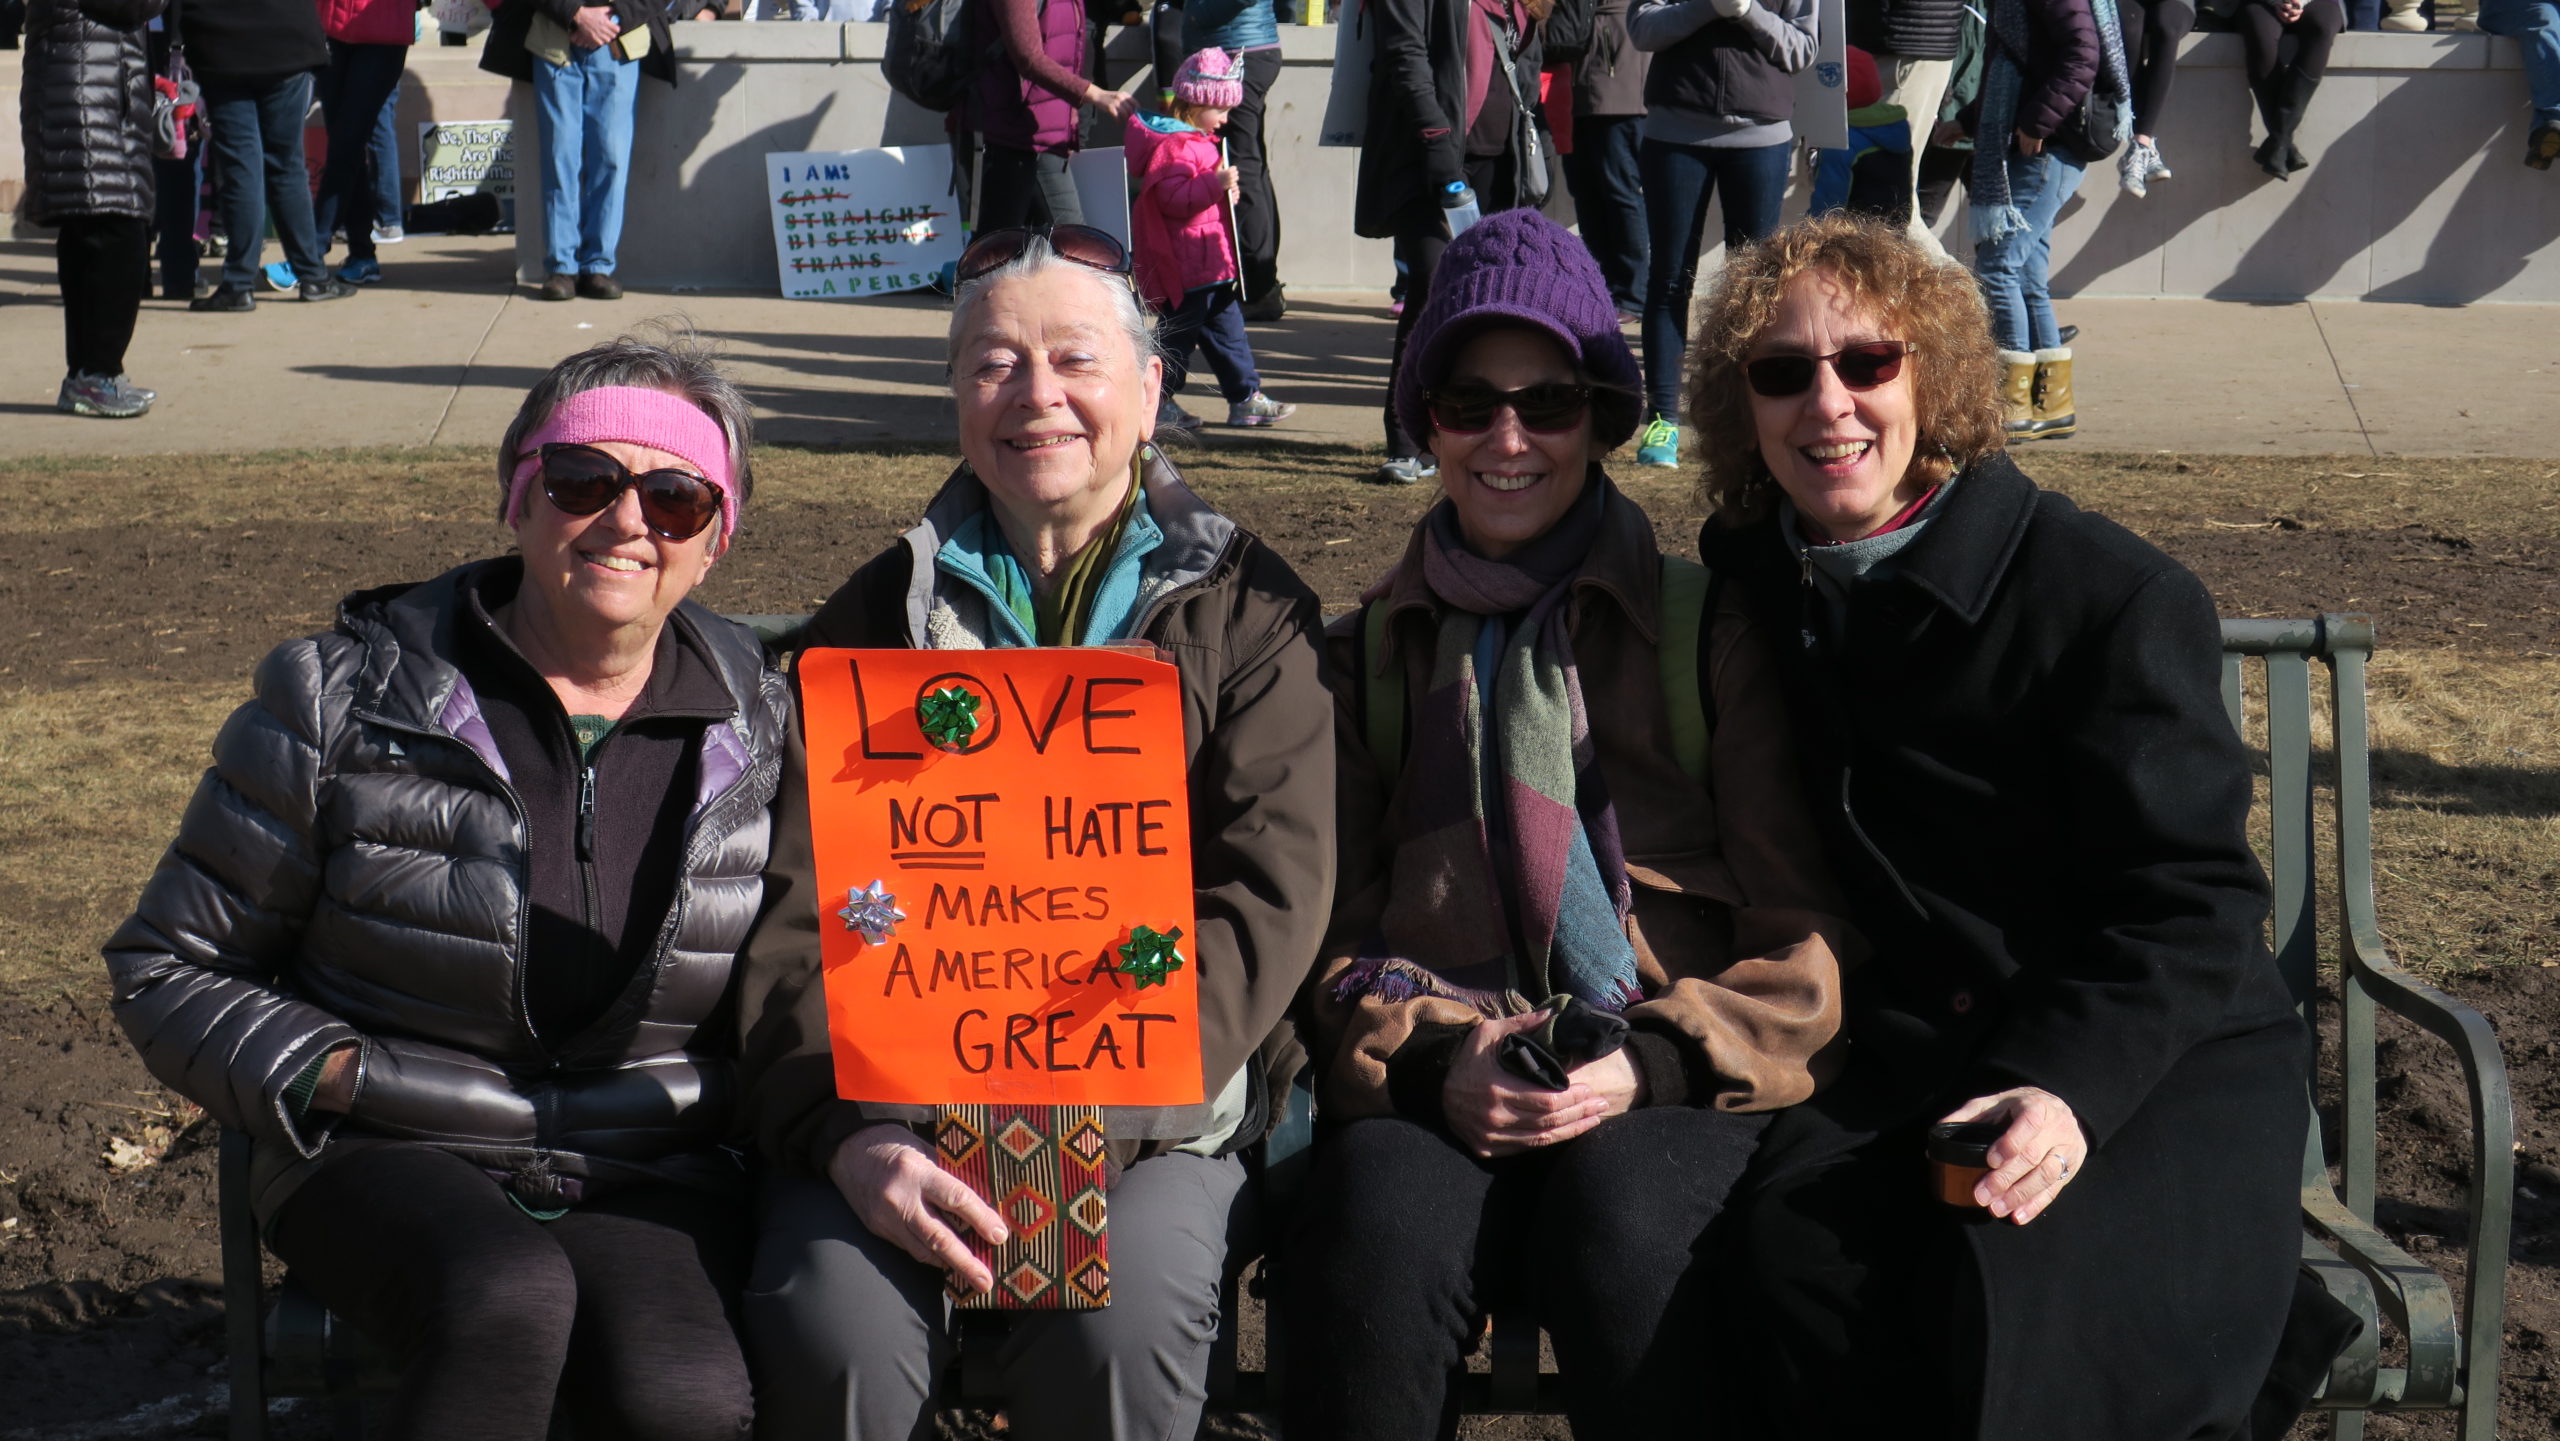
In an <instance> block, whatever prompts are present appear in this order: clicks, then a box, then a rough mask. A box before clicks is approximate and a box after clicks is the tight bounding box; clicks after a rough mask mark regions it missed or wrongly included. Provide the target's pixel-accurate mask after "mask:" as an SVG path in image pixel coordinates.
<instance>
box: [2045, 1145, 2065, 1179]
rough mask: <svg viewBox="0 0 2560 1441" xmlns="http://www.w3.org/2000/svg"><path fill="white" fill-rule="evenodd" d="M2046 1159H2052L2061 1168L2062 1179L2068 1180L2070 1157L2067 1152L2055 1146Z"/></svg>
mask: <svg viewBox="0 0 2560 1441" xmlns="http://www.w3.org/2000/svg"><path fill="white" fill-rule="evenodd" d="M2047 1159H2049V1160H2052V1161H2054V1162H2055V1163H2056V1164H2057V1165H2058V1166H2059V1167H2060V1168H2061V1173H2062V1179H2063V1180H2066V1181H2068V1180H2070V1179H2071V1157H2070V1154H2069V1153H2067V1152H2065V1151H2064V1150H2063V1149H2062V1148H2061V1147H2059V1146H2057V1147H2055V1148H2054V1149H2053V1151H2052V1152H2051V1154H2050V1155H2049V1156H2048V1157H2047Z"/></svg>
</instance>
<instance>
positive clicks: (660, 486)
mask: <svg viewBox="0 0 2560 1441" xmlns="http://www.w3.org/2000/svg"><path fill="white" fill-rule="evenodd" d="M541 455H542V493H543V494H544V495H545V496H548V497H549V498H550V500H551V503H552V505H554V506H555V507H557V508H558V509H559V510H560V512H561V513H562V514H564V515H594V514H595V513H596V512H598V511H600V510H603V509H604V508H605V507H607V506H609V505H612V504H614V503H615V502H617V501H619V500H621V499H622V493H623V492H624V491H626V490H629V489H630V488H631V487H633V486H635V485H636V486H638V487H640V519H641V521H642V522H643V523H644V524H646V525H647V526H648V527H649V531H650V533H651V534H653V535H658V536H663V537H664V538H666V539H668V540H691V539H693V538H694V537H695V536H697V535H700V534H702V529H703V527H704V526H707V525H709V524H711V522H712V521H714V520H716V519H718V518H719V515H720V487H718V486H716V485H713V484H712V483H711V482H709V481H707V480H704V479H703V478H702V477H701V476H698V475H695V474H694V473H693V472H692V471H689V470H675V469H672V468H670V469H666V470H652V471H646V472H643V473H641V474H639V475H634V474H632V473H631V471H630V470H629V469H627V468H626V467H625V466H624V465H623V463H622V462H621V461H618V460H616V459H614V458H613V457H612V456H610V455H607V454H605V453H604V452H603V451H601V450H598V449H596V448H595V447H594V446H592V445H577V444H574V443H571V442H568V441H557V442H554V443H553V444H550V445H546V446H544V447H543V448H542V451H541Z"/></svg>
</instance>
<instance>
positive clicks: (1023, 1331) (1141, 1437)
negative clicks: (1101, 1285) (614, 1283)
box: [744, 1154, 1244, 1441]
mask: <svg viewBox="0 0 2560 1441" xmlns="http://www.w3.org/2000/svg"><path fill="white" fill-rule="evenodd" d="M1243 1185H1244V1166H1243V1165H1242V1164H1241V1163H1240V1162H1238V1161H1237V1160H1236V1159H1235V1158H1234V1157H1231V1156H1230V1157H1225V1158H1222V1159H1219V1160H1214V1161H1213V1160H1209V1159H1207V1158H1205V1157H1200V1156H1190V1155H1181V1154H1174V1155H1165V1156H1157V1157H1155V1158H1153V1159H1150V1160H1146V1161H1141V1162H1139V1163H1138V1164H1137V1165H1135V1166H1132V1167H1130V1168H1129V1169H1128V1171H1127V1172H1125V1173H1124V1174H1123V1175H1122V1176H1121V1177H1120V1180H1119V1183H1118V1184H1117V1185H1115V1186H1113V1187H1112V1188H1111V1304H1110V1305H1109V1306H1106V1307H1104V1308H1103V1309H1101V1310H1099V1311H1038V1312H1026V1313H1023V1314H1021V1315H1019V1316H1017V1317H1016V1318H1015V1319H1014V1322H1013V1326H1012V1330H1011V1332H1010V1334H1008V1335H1007V1336H1006V1338H1005V1341H1004V1345H1003V1349H1002V1350H1001V1351H1000V1352H999V1353H998V1355H997V1358H996V1366H997V1371H998V1374H999V1376H1000V1377H1001V1380H1002V1385H1003V1387H1004V1391H1005V1395H1006V1397H1007V1401H1006V1405H1005V1413H1006V1415H1007V1416H1008V1417H1009V1418H1010V1420H1011V1422H1012V1433H1011V1434H1012V1435H1014V1436H1016V1437H1019V1438H1021V1441H1188V1438H1189V1437H1190V1436H1191V1435H1192V1433H1193V1432H1194V1431H1195V1430H1196V1429H1197V1428H1198V1427H1199V1424H1200V1408H1201V1405H1202V1403H1203V1402H1204V1401H1206V1399H1207V1395H1208V1393H1207V1382H1208V1374H1209V1347H1210V1343H1211V1342H1212V1341H1214V1340H1216V1338H1217V1334H1218V1293H1219V1289H1220V1282H1221V1280H1222V1279H1223V1278H1224V1276H1225V1268H1226V1257H1227V1237H1228V1227H1229V1224H1230V1221H1231V1218H1232V1213H1233V1212H1234V1210H1235V1209H1236V1208H1235V1202H1236V1196H1237V1193H1238V1191H1239V1190H1241V1189H1242V1187H1243ZM744 1299H745V1313H746V1341H747V1361H748V1364H749V1366H750V1367H751V1368H752V1369H753V1371H754V1373H755V1386H756V1435H757V1436H758V1437H759V1438H761V1441H821V1438H823V1441H910V1438H915V1441H927V1438H930V1437H931V1436H932V1435H933V1413H934V1394H933V1392H934V1379H935V1378H936V1377H937V1376H939V1375H941V1374H942V1372H943V1370H944V1369H945V1368H946V1367H948V1366H949V1364H950V1361H951V1356H952V1331H953V1327H952V1324H951V1320H950V1313H949V1309H948V1307H947V1306H946V1304H945V1302H944V1300H943V1295H942V1273H941V1272H940V1271H938V1270H936V1269H934V1268H933V1267H931V1266H927V1265H924V1264H922V1263H920V1262H918V1261H916V1260H915V1259H914V1258H913V1257H910V1256H909V1255H907V1253H906V1252H904V1251H901V1250H899V1249H898V1248H897V1247H896V1246H893V1245H891V1244H890V1243H888V1242H887V1241H883V1240H881V1239H880V1238H879V1237H877V1236H874V1235H872V1234H871V1232H870V1230H869V1228H867V1227H865V1226H864V1225H863V1224H862V1222H861V1220H860V1219H859V1218H858V1217H856V1216H855V1215H854V1214H853V1210H852V1208H851V1207H849V1206H847V1205H846V1204H845V1201H844V1197H843V1196H842V1195H841V1194H839V1193H838V1192H837V1190H836V1188H835V1186H834V1184H833V1183H831V1182H828V1181H823V1180H819V1181H802V1180H790V1181H779V1182H776V1183H774V1184H773V1185H772V1186H771V1187H770V1188H769V1189H768V1191H767V1194H766V1196H765V1202H764V1217H763V1224H762V1233H761V1235H760V1236H759V1237H758V1239H757V1243H756V1260H755V1270H754V1273H753V1275H752V1276H751V1278H750V1279H749V1281H748V1283H747V1289H746V1294H745V1298H744Z"/></svg>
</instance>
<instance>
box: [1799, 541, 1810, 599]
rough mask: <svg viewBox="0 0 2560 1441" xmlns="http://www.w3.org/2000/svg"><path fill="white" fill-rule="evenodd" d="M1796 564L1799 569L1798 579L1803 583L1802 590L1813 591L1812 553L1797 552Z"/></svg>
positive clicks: (1807, 551)
mask: <svg viewBox="0 0 2560 1441" xmlns="http://www.w3.org/2000/svg"><path fill="white" fill-rule="evenodd" d="M1796 564H1797V566H1799V567H1800V568H1801V569H1800V573H1799V579H1801V580H1802V581H1803V582H1804V588H1805V589H1807V590H1811V589H1813V552H1812V551H1809V550H1800V551H1797V552H1796Z"/></svg>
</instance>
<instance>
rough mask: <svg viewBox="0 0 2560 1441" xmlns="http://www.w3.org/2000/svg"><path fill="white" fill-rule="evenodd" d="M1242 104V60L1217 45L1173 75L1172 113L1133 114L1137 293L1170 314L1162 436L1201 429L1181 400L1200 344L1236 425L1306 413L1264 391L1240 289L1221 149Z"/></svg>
mask: <svg viewBox="0 0 2560 1441" xmlns="http://www.w3.org/2000/svg"><path fill="white" fill-rule="evenodd" d="M1243 101H1244V65H1243V62H1242V61H1241V60H1237V59H1233V58H1230V57H1229V56H1228V55H1227V53H1226V52H1225V51H1223V50H1219V49H1217V48H1215V47H1212V48H1210V49H1207V50H1203V51H1200V52H1199V53H1198V54H1195V55H1193V56H1192V57H1191V58H1189V59H1187V60H1185V61H1183V62H1182V68H1181V69H1179V70H1177V71H1175V72H1174V76H1173V113H1172V114H1170V115H1135V114H1133V115H1131V116H1130V117H1129V120H1128V127H1127V128H1128V136H1127V140H1126V144H1127V147H1128V155H1129V174H1130V175H1131V176H1132V177H1134V178H1135V179H1136V180H1137V181H1138V187H1139V188H1138V197H1137V199H1136V200H1135V201H1134V202H1133V203H1132V204H1131V205H1130V207H1129V231H1130V238H1131V239H1132V240H1134V241H1135V242H1136V244H1135V245H1134V246H1133V247H1132V249H1133V250H1134V251H1135V252H1136V258H1137V268H1138V293H1139V294H1141V295H1143V296H1145V297H1146V298H1147V301H1148V303H1149V304H1152V305H1154V306H1155V307H1156V308H1157V309H1158V310H1161V311H1163V312H1164V314H1165V321H1164V328H1163V342H1164V402H1163V404H1162V405H1160V406H1158V407H1157V410H1156V429H1157V431H1158V433H1159V434H1162V433H1164V432H1165V431H1167V430H1168V429H1174V430H1180V431H1183V432H1190V431H1194V430H1197V429H1199V427H1200V424H1201V421H1200V419H1199V417H1197V416H1194V415H1192V414H1191V413H1190V412H1188V411H1186V410H1184V409H1183V408H1182V407H1181V406H1180V405H1179V404H1177V403H1176V402H1175V400H1174V397H1175V396H1176V395H1177V394H1179V393H1180V392H1181V390H1182V383H1183V381H1184V380H1186V379H1188V378H1189V376H1190V373H1191V351H1192V348H1193V347H1194V346H1197V347H1198V348H1199V349H1201V350H1203V351H1206V352H1207V353H1208V356H1209V368H1210V369H1212V370H1214V371H1216V372H1217V373H1218V388H1219V390H1221V391H1222V392H1224V393H1225V395H1226V398H1227V424H1229V425H1270V424H1272V423H1273V422H1275V421H1281V420H1286V419H1288V418H1289V417H1290V416H1291V415H1294V414H1296V413H1297V409H1298V408H1297V407H1296V406H1294V405H1282V404H1281V403H1280V402H1278V401H1276V400H1273V399H1272V398H1271V397H1269V396H1267V395H1264V394H1263V393H1262V377H1261V375H1260V374H1258V373H1257V372H1256V371H1255V370H1254V367H1253V345H1252V343H1251V342H1250V341H1248V340H1246V339H1245V334H1244V315H1243V310H1242V306H1243V301H1242V299H1241V298H1240V297H1239V296H1238V295H1237V293H1236V251H1235V239H1234V237H1233V235H1232V234H1231V233H1230V230H1229V226H1228V224H1227V207H1228V206H1229V205H1231V204H1233V203H1234V201H1235V195H1236V171H1235V167H1233V166H1231V165H1228V164H1226V163H1225V159H1224V157H1223V156H1222V155H1221V154H1220V153H1219V150H1218V136H1217V132H1218V127H1219V126H1222V125H1224V124H1226V123H1227V112H1228V111H1229V110H1232V109H1234V108H1235V107H1236V106H1237V105H1239V104H1242V103H1243Z"/></svg>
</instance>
